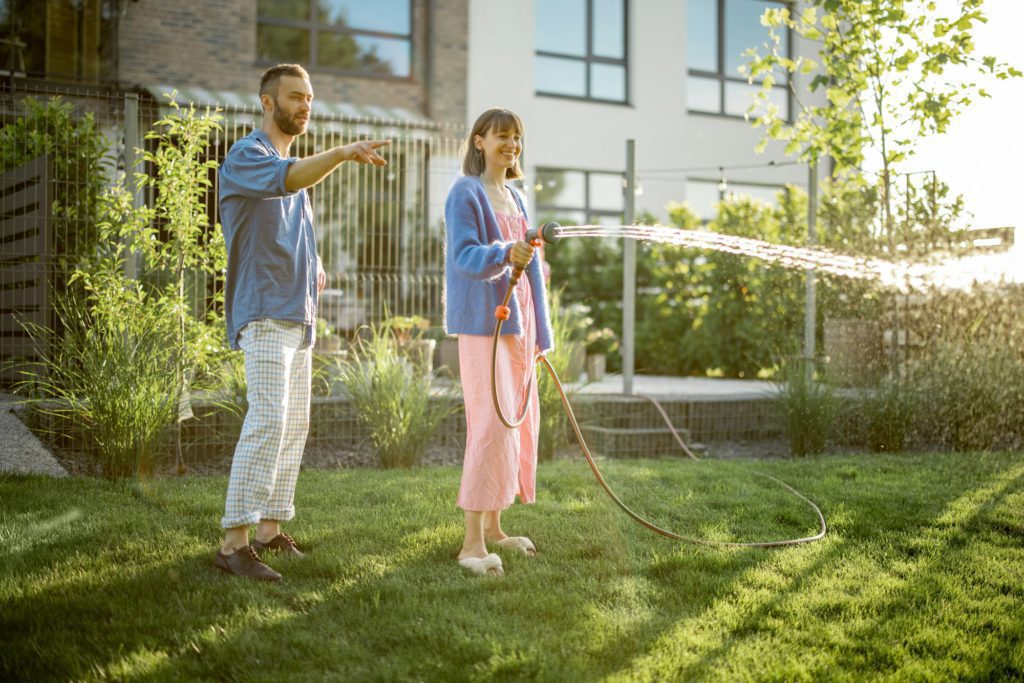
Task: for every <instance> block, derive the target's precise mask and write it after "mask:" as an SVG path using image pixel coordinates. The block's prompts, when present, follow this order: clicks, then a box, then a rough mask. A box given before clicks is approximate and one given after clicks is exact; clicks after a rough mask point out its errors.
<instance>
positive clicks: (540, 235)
mask: <svg viewBox="0 0 1024 683" xmlns="http://www.w3.org/2000/svg"><path fill="white" fill-rule="evenodd" d="M558 228H559V226H558V224H557V223H545V224H544V225H543V226H541V228H540V230H530V231H529V232H527V233H526V241H527V242H530V243H531V244H532V245H533V246H535V247H537V246H540V245H541V244H542V243H544V242H547V243H549V244H553V243H554V242H556V241H557V240H558ZM522 272H523V268H520V267H518V266H517V267H515V268H513V272H512V277H511V279H510V281H509V287H508V291H507V292H505V299H504V302H503V303H502V305H501V306H498V308H497V309H495V312H494V317H495V320H496V323H495V326H494V343H493V349H492V353H491V397H492V398H493V399H494V408H495V410H496V411H497V413H498V418H499V419H500V420H501V422H502V424H504V425H505V426H506V427H508V428H509V429H515V428H517V427H519V426H520V425H521V424H522V423H523V420H524V419H525V418H526V412H527V410H528V409H529V405H530V390H531V388H532V386H533V382H534V375H535V374H536V373H535V372H530V380H529V383H528V384H527V386H526V391H525V398H524V400H523V402H522V408H521V410H520V411H519V414H518V416H517V417H516V419H515V420H509V419H508V418H506V417H505V414H504V412H503V411H502V409H501V404H500V403H499V401H498V389H497V359H498V339H499V336H500V335H501V325H502V323H503V322H504V321H505V320H508V318H509V315H510V309H509V306H508V303H509V301H510V300H511V298H512V291H513V290H514V289H515V286H516V283H517V282H518V281H519V278H520V276H521V275H522ZM534 363H535V364H536V363H542V364H543V365H544V367H545V368H547V371H548V374H549V375H550V376H551V380H552V381H553V382H554V383H555V387H556V388H557V389H558V394H559V396H560V397H561V399H562V407H563V408H564V409H565V414H566V416H567V417H568V418H569V424H570V425H572V430H573V433H574V434H575V435H576V441H577V442H578V443H579V446H580V450H581V451H582V452H583V456H584V457H585V458H586V459H587V463H588V464H589V465H590V469H591V471H592V472H593V473H594V477H595V478H596V479H597V482H598V483H599V484H600V485H601V488H603V489H604V491H605V493H607V494H608V497H610V498H611V499H612V500H613V501H614V502H615V504H616V505H618V506H619V508H621V509H622V511H623V512H625V513H626V514H627V515H628V516H629V517H630V518H631V519H632V520H633V521H634V522H636V523H638V524H640V525H641V526H643V527H645V528H647V529H649V530H650V531H653V532H654V533H656V534H660V535H662V536H665V537H666V538H671V539H673V540H676V541H682V542H684V543H692V544H695V545H705V546H718V547H728V548H777V547H781V546H788V545H798V544H801V543H810V542H811V541H818V540H820V539H822V538H824V537H825V533H826V531H827V529H828V527H827V525H826V523H825V516H824V515H823V514H821V510H820V509H819V508H818V506H817V505H815V504H814V502H813V501H811V500H810V499H809V498H807V497H806V496H804V495H803V494H802V493H800V492H799V491H797V490H796V489H794V488H793V487H792V486H790V485H789V484H787V483H785V482H784V481H781V480H779V479H776V478H775V477H772V476H770V475H767V474H761V473H759V472H754V473H753V474H756V475H757V476H759V477H764V478H765V479H769V480H771V481H773V482H775V483H776V484H778V485H779V486H781V487H783V488H784V489H786V490H787V491H789V492H790V493H792V494H793V495H794V496H796V497H797V498H799V499H800V500H802V501H804V502H805V503H807V504H808V505H810V506H811V509H813V510H814V514H815V515H817V517H818V533H816V534H814V535H813V536H805V537H803V538H790V539H783V540H778V541H745V542H737V541H714V540H710V539H704V538H695V537H692V536H683V535H681V534H677V533H675V532H672V531H668V530H666V529H662V528H661V527H659V526H657V525H655V524H653V523H651V522H649V521H648V520H646V519H644V518H643V517H641V516H640V515H638V514H637V513H635V512H633V510H631V509H630V508H629V506H627V505H626V504H625V503H624V502H622V500H621V499H620V498H619V497H618V496H617V495H616V494H615V492H614V491H613V490H612V488H611V486H609V485H608V482H607V481H605V478H604V476H603V475H602V474H601V470H600V468H598V466H597V463H596V462H595V461H594V456H593V455H591V453H590V448H588V447H587V442H586V440H585V439H584V438H583V433H582V432H581V431H580V426H579V423H578V422H577V421H576V415H575V413H574V412H573V410H572V406H571V405H570V404H569V398H568V396H566V393H565V387H563V386H562V382H561V381H560V380H559V379H558V373H557V372H555V369H554V367H552V366H551V363H550V362H549V361H548V359H547V358H546V357H545V356H544V355H542V354H537V355H536V356H534ZM637 396H638V397H639V398H642V399H644V400H646V401H648V402H649V403H651V404H652V405H653V406H654V407H655V409H657V411H658V413H659V414H660V415H661V418H662V420H664V422H665V424H666V425H667V426H668V428H669V431H671V433H672V437H673V438H674V439H675V441H676V443H677V444H679V447H680V448H681V449H682V451H683V452H684V453H686V455H687V456H688V457H690V458H691V459H692V460H697V459H698V458H697V456H696V455H694V453H693V451H692V450H691V449H690V448H689V447H688V446H687V445H686V442H685V441H684V440H683V438H682V437H681V436H680V435H679V432H678V431H676V428H675V426H674V425H673V424H672V421H671V420H670V419H669V417H668V414H667V413H666V412H665V410H664V409H663V408H662V407H661V404H660V403H658V401H656V400H655V399H654V398H652V397H650V396H642V395H637Z"/></svg>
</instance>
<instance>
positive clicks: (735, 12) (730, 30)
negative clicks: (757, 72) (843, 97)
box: [686, 0, 792, 119]
mask: <svg viewBox="0 0 1024 683" xmlns="http://www.w3.org/2000/svg"><path fill="white" fill-rule="evenodd" d="M783 6H785V3H784V2H780V1H776V0H689V2H688V3H687V18H686V46H687V48H686V60H687V67H688V69H689V79H688V83H687V99H688V108H689V110H690V111H696V112H707V113H711V114H724V115H726V116H743V115H744V114H745V113H746V111H747V109H748V108H749V107H750V105H751V104H753V96H754V94H755V93H757V91H759V90H760V89H761V86H760V85H758V84H756V83H755V84H748V83H747V79H746V78H745V77H744V76H741V75H740V73H739V70H738V69H739V67H740V66H741V65H743V64H745V63H746V62H747V58H746V57H744V56H743V52H744V51H745V50H747V49H749V48H751V47H759V46H760V45H761V44H762V43H764V42H765V41H766V40H767V38H768V28H767V27H765V26H762V25H761V15H762V14H764V11H765V10H766V9H769V8H771V7H783ZM790 40H791V39H790V35H789V32H788V31H787V32H786V33H784V34H783V35H782V45H781V50H782V53H783V54H785V55H786V56H787V57H792V53H791V47H790ZM771 99H772V102H774V103H775V105H776V106H778V107H779V111H780V112H781V113H782V115H783V116H784V117H786V118H787V119H788V118H789V117H790V107H789V89H788V86H787V84H786V83H785V82H783V83H781V84H779V85H776V86H774V87H773V88H772V94H771Z"/></svg>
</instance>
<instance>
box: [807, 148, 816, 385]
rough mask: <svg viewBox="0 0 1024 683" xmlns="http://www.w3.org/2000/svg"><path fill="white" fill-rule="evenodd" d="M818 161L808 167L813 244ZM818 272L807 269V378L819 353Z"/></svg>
mask: <svg viewBox="0 0 1024 683" xmlns="http://www.w3.org/2000/svg"><path fill="white" fill-rule="evenodd" d="M817 215H818V163H817V162H816V161H811V163H810V164H808V167H807V244H808V246H813V245H814V244H817V242H818V228H817ZM817 285H818V283H817V274H816V273H815V271H814V269H813V268H808V269H807V280H806V290H805V292H804V297H805V298H804V362H805V363H806V365H805V366H804V367H805V368H806V372H807V380H808V381H810V380H811V379H812V378H813V376H814V360H815V357H816V356H817V354H816V353H815V351H816V348H815V347H816V343H815V329H816V327H817V319H818V297H817V289H818V288H817Z"/></svg>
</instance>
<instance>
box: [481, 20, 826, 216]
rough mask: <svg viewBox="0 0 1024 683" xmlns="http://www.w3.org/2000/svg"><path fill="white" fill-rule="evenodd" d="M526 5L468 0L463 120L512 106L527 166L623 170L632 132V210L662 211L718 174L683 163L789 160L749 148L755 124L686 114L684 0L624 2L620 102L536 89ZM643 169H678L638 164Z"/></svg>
mask: <svg viewBox="0 0 1024 683" xmlns="http://www.w3.org/2000/svg"><path fill="white" fill-rule="evenodd" d="M537 1H542V0H537ZM534 7H535V0H519V1H517V2H511V3H510V2H497V1H496V0H470V4H469V83H468V96H467V102H468V110H467V114H466V119H467V122H469V123H472V122H473V121H474V120H475V119H476V117H477V116H478V115H479V114H480V113H481V112H482V111H484V110H485V109H487V108H489V107H493V106H504V107H508V108H509V109H512V110H513V111H515V112H517V113H518V114H519V115H520V116H521V117H522V118H523V120H524V123H525V125H526V128H527V131H526V147H525V153H524V162H525V167H526V172H527V174H532V173H533V169H536V168H538V167H541V168H543V167H557V168H571V169H581V170H588V171H612V172H622V171H623V169H624V167H625V148H626V140H627V139H630V138H632V139H634V140H636V153H637V168H638V170H639V180H640V184H641V186H642V189H643V193H642V194H641V195H640V196H638V197H637V202H636V209H637V212H640V211H645V210H646V211H649V212H651V213H654V214H655V215H657V216H659V217H660V218H661V219H664V218H665V214H666V212H665V205H666V204H667V203H668V202H670V201H673V200H674V201H682V200H685V199H686V183H685V178H686V177H691V178H692V177H698V176H700V177H708V178H716V177H717V175H718V172H717V170H711V171H707V172H696V171H687V170H686V169H696V168H702V167H709V168H713V169H714V168H717V167H719V166H724V167H727V168H728V167H730V166H732V167H735V166H740V165H757V164H767V163H768V162H769V161H770V160H772V159H774V160H777V161H780V162H791V161H792V160H791V159H788V158H786V157H784V156H782V154H781V151H780V150H781V148H780V146H778V145H773V147H770V148H769V150H768V151H767V152H765V153H764V154H761V155H758V154H755V152H754V147H755V145H756V144H757V143H758V141H759V140H760V139H761V132H760V131H759V130H753V129H752V128H751V126H750V124H749V123H747V122H746V121H743V120H741V119H736V118H727V117H723V116H715V115H705V114H688V113H687V111H686V79H687V66H686V3H685V0H631V1H630V2H629V17H628V46H627V50H628V60H629V62H628V63H629V77H628V78H629V81H628V82H629V91H630V95H629V98H628V99H629V102H630V104H628V105H616V104H604V103H599V102H590V101H582V100H572V99H563V98H558V97H548V96H538V95H536V94H535V93H534V86H533V68H534V67H533V61H534V40H533V33H534ZM795 49H798V48H795ZM650 169H681V170H680V172H679V173H659V174H657V175H655V174H645V173H644V171H645V170H650ZM726 175H727V178H728V180H730V181H733V182H752V183H770V184H777V185H782V184H784V183H797V184H805V183H806V181H807V171H806V168H805V167H802V166H786V167H777V168H760V169H753V170H743V171H741V170H734V171H728V172H727V174H726ZM527 187H530V183H527Z"/></svg>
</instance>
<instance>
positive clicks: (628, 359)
mask: <svg viewBox="0 0 1024 683" xmlns="http://www.w3.org/2000/svg"><path fill="white" fill-rule="evenodd" d="M635 202H636V141H635V140H626V196H625V201H624V202H623V219H624V222H625V224H626V225H632V224H633V221H634V214H635V212H636V208H635ZM635 331H636V241H635V240H631V239H627V240H623V243H622V393H624V394H627V395H628V394H632V393H633V359H634V356H635Z"/></svg>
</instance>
